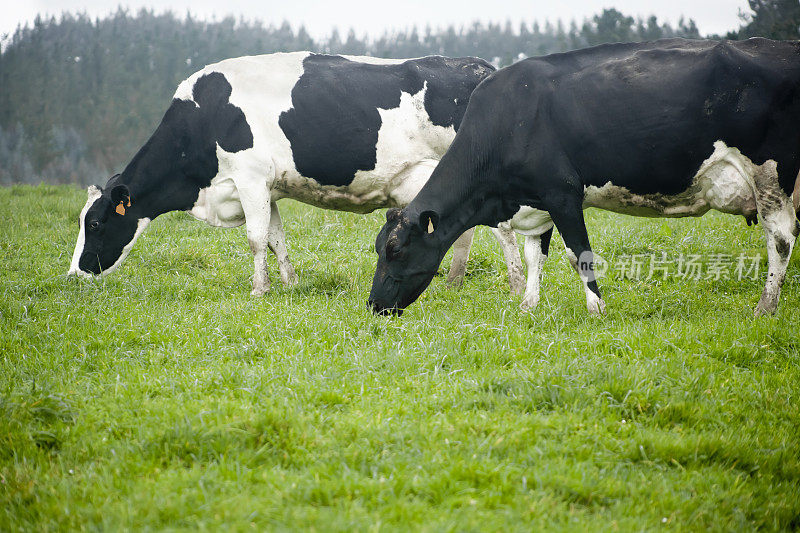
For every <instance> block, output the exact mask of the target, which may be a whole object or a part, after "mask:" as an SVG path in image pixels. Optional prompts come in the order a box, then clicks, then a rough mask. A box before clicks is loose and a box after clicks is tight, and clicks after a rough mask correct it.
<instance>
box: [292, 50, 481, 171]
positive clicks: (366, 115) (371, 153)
mask: <svg viewBox="0 0 800 533" xmlns="http://www.w3.org/2000/svg"><path fill="white" fill-rule="evenodd" d="M493 70H494V69H493V68H492V67H491V65H489V64H488V63H486V62H485V61H483V60H479V59H475V58H463V59H448V58H444V57H438V56H434V57H425V58H421V59H413V60H409V61H405V62H403V63H400V64H396V65H374V64H368V63H358V62H354V61H350V60H348V59H345V58H344V57H341V56H326V55H317V54H312V55H310V56H308V57H307V58H306V59H305V60H304V61H303V75H302V76H300V79H298V81H297V83H296V84H295V86H294V88H293V89H292V108H291V109H289V110H288V111H284V112H283V113H281V116H280V118H279V121H278V124H279V125H280V127H281V129H282V130H283V132H284V134H285V135H286V138H287V139H289V142H290V143H291V146H292V156H293V158H294V163H295V167H296V168H297V170H298V172H300V174H301V175H303V176H305V177H307V178H313V179H314V180H316V181H317V182H319V183H320V184H322V185H336V186H344V185H349V184H350V183H352V181H353V178H355V174H356V172H358V171H359V170H373V169H374V168H375V165H376V163H377V143H378V131H379V130H380V128H381V124H382V121H381V116H380V113H379V111H378V109H394V108H397V107H399V106H400V97H401V94H402V93H408V94H411V95H415V94H417V93H418V92H419V91H421V90H422V88H423V87H424V86H425V84H426V82H427V90H426V93H425V100H424V105H425V111H426V112H427V113H428V116H429V117H430V119H431V122H432V123H433V124H435V125H437V126H442V127H448V126H453V127H454V128H456V129H457V128H458V126H459V125H460V124H461V119H462V118H463V117H464V111H465V110H466V107H467V103H468V101H469V96H470V94H471V93H472V91H473V90H474V89H475V87H476V86H477V85H478V83H480V81H481V80H482V79H483V78H485V77H486V76H488V75H489V74H491V72H492V71H493Z"/></svg>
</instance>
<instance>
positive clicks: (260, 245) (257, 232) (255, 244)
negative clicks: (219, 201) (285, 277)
mask: <svg viewBox="0 0 800 533" xmlns="http://www.w3.org/2000/svg"><path fill="white" fill-rule="evenodd" d="M234 182H235V183H236V188H237V189H238V190H239V196H240V198H241V202H242V210H243V211H244V217H245V224H246V225H247V242H248V244H249V245H250V251H251V252H253V290H252V291H251V293H250V294H252V295H253V296H262V295H263V294H265V293H266V292H267V291H268V290H269V286H270V282H269V272H267V250H268V249H269V229H270V214H271V211H272V209H271V207H270V205H271V202H270V193H269V189H268V188H267V184H266V183H265V182H264V181H263V178H261V177H257V178H245V179H241V180H238V181H236V180H235V181H234Z"/></svg>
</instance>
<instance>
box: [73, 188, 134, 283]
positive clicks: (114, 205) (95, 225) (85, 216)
mask: <svg viewBox="0 0 800 533" xmlns="http://www.w3.org/2000/svg"><path fill="white" fill-rule="evenodd" d="M118 177H119V176H114V177H113V178H111V179H110V180H109V184H108V185H107V186H106V189H105V190H102V189H100V187H97V186H95V185H92V186H91V187H89V189H88V199H87V200H86V205H84V206H83V210H82V211H81V216H80V219H79V224H80V230H79V231H78V242H77V243H76V244H75V251H74V252H73V254H72V262H71V263H70V267H69V272H68V274H75V275H80V276H87V277H88V276H92V275H102V274H107V273H109V272H111V271H112V270H114V269H116V268H117V266H119V264H120V263H121V262H122V260H123V259H125V257H126V256H127V255H128V253H129V252H130V250H131V248H132V247H133V243H134V242H135V241H136V238H137V237H138V236H139V235H140V234H141V233H142V231H144V229H145V228H146V227H147V225H148V224H149V223H150V218H147V217H144V216H141V210H140V209H139V208H138V206H137V205H136V200H135V199H134V198H131V193H130V191H129V190H128V187H127V186H126V185H125V184H123V183H119V182H118V180H117V178H118Z"/></svg>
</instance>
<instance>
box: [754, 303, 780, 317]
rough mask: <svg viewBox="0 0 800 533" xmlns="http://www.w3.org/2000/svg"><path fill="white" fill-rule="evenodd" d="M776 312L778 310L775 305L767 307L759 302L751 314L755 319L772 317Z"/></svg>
mask: <svg viewBox="0 0 800 533" xmlns="http://www.w3.org/2000/svg"><path fill="white" fill-rule="evenodd" d="M777 310H778V306H777V305H767V304H762V303H761V302H758V305H757V306H756V310H755V313H753V315H754V316H755V317H756V318H758V317H760V316H770V315H774V314H775V312H776V311H777Z"/></svg>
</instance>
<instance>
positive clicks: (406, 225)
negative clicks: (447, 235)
mask: <svg viewBox="0 0 800 533" xmlns="http://www.w3.org/2000/svg"><path fill="white" fill-rule="evenodd" d="M438 226H439V216H438V215H437V214H436V213H435V212H433V211H424V212H423V213H421V214H419V215H415V214H410V213H407V212H406V211H405V210H404V211H401V210H400V209H396V208H393V209H389V211H387V213H386V224H384V226H383V228H382V229H381V231H380V233H379V234H378V237H377V239H376V240H375V251H376V252H377V253H378V265H377V267H376V269H375V277H374V279H373V280H372V291H371V292H370V294H369V305H370V306H371V307H372V309H373V311H375V312H376V313H379V314H382V315H385V314H389V313H392V314H398V315H400V314H402V312H403V309H405V308H406V307H408V306H409V305H410V304H411V303H413V302H414V300H416V299H417V298H419V295H420V294H422V291H424V290H425V288H426V287H427V286H428V284H430V282H431V280H432V279H433V276H434V275H435V274H436V271H437V269H438V268H439V263H441V262H442V258H443V257H444V252H446V251H447V247H445V246H443V244H442V240H441V239H440V238H439V232H437V228H438ZM443 248H444V252H443V251H442V249H443Z"/></svg>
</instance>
